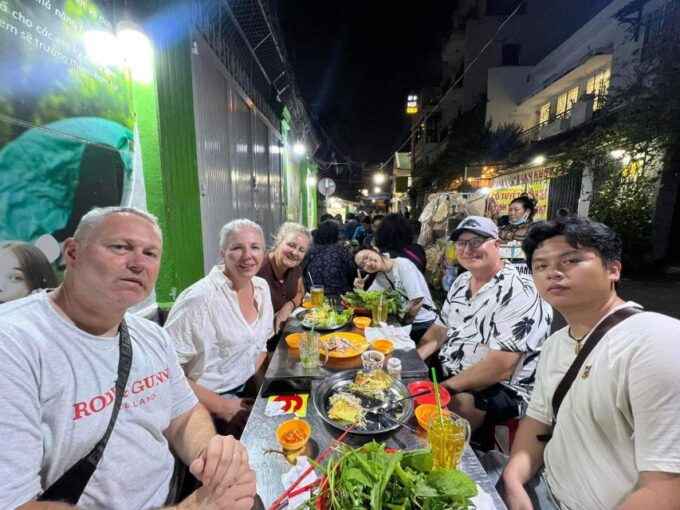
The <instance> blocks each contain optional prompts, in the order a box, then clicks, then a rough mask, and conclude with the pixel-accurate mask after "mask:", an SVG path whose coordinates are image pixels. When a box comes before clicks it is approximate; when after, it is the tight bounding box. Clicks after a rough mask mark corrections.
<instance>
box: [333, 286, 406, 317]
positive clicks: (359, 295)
mask: <svg viewBox="0 0 680 510" xmlns="http://www.w3.org/2000/svg"><path fill="white" fill-rule="evenodd" d="M381 294H382V296H383V301H386V302H387V313H388V314H390V315H398V314H399V311H400V304H399V302H400V298H401V296H400V295H399V293H398V292H397V291H394V290H388V291H380V290H355V291H353V292H349V293H347V294H343V295H342V299H343V301H345V303H347V304H348V305H350V306H353V307H355V308H364V309H366V310H371V309H372V307H373V303H375V302H377V301H379V300H380V295H381Z"/></svg>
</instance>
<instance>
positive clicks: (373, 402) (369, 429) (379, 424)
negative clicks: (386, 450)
mask: <svg viewBox="0 0 680 510" xmlns="http://www.w3.org/2000/svg"><path fill="white" fill-rule="evenodd" d="M357 372H358V370H346V371H344V372H338V373H337V374H334V375H332V376H330V377H327V378H326V379H324V380H323V381H321V382H320V383H319V384H318V385H317V386H316V387H315V388H314V390H313V391H312V401H313V402H314V408H315V409H316V412H317V413H319V416H321V419H322V420H323V421H325V422H326V423H328V424H329V425H331V426H333V427H335V428H337V429H340V430H347V429H348V428H349V425H345V424H342V423H338V422H336V421H333V420H331V419H330V418H329V417H328V410H329V409H330V405H329V402H328V399H329V398H330V397H331V396H332V395H334V394H335V393H338V392H340V391H347V392H348V393H352V394H353V395H356V396H357V397H359V399H360V400H361V403H362V405H363V407H365V408H367V409H368V408H371V407H374V406H377V405H379V404H380V403H381V401H380V400H377V399H375V398H372V397H367V396H364V395H361V394H358V393H354V392H351V391H350V390H349V389H348V386H349V384H350V383H351V382H353V381H354V377H355V376H356V374H357ZM392 379H393V384H392V386H391V387H390V388H388V389H387V390H385V393H386V400H387V401H388V402H394V401H395V400H399V399H401V398H404V397H407V396H408V395H409V391H408V389H407V388H406V386H404V384H403V383H402V382H401V381H400V380H399V379H394V378H392ZM388 414H390V415H391V416H393V417H395V418H398V419H399V420H401V421H408V419H409V418H410V417H411V415H412V414H413V400H412V399H408V400H404V401H402V402H399V403H397V404H396V408H395V409H393V410H391V411H388ZM366 422H367V423H366V428H365V429H358V428H355V429H353V430H352V432H351V434H359V435H364V436H372V435H377V434H384V433H385V432H390V431H392V430H396V429H398V428H399V427H401V424H399V423H397V422H395V421H393V420H390V419H389V418H387V417H385V416H380V415H378V414H374V413H368V414H367V415H366Z"/></svg>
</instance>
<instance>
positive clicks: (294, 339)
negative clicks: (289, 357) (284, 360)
mask: <svg viewBox="0 0 680 510" xmlns="http://www.w3.org/2000/svg"><path fill="white" fill-rule="evenodd" d="M286 343H287V344H288V347H290V348H291V349H298V348H299V347H300V333H291V334H290V335H288V336H286Z"/></svg>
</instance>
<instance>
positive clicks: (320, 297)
mask: <svg viewBox="0 0 680 510" xmlns="http://www.w3.org/2000/svg"><path fill="white" fill-rule="evenodd" d="M311 295H312V303H313V304H314V306H321V305H323V301H324V292H323V285H312V288H311Z"/></svg>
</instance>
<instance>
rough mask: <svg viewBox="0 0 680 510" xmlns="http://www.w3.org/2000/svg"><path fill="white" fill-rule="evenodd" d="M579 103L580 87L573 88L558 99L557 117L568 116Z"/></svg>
mask: <svg viewBox="0 0 680 510" xmlns="http://www.w3.org/2000/svg"><path fill="white" fill-rule="evenodd" d="M576 101H578V87H573V88H571V89H569V90H568V91H567V92H565V93H564V94H562V95H561V96H559V97H558V98H557V112H556V113H557V115H558V116H560V115H568V114H569V113H570V112H571V109H572V107H573V106H574V103H575V102H576Z"/></svg>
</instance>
